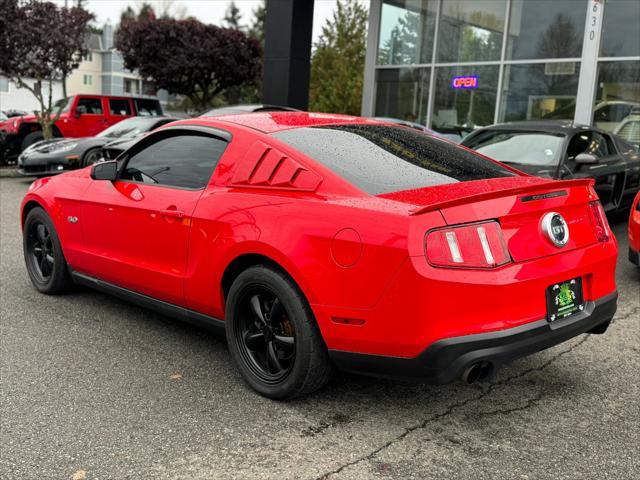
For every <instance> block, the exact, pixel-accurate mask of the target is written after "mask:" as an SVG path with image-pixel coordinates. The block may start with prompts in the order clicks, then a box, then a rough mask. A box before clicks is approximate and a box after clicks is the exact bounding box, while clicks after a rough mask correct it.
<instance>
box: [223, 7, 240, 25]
mask: <svg viewBox="0 0 640 480" xmlns="http://www.w3.org/2000/svg"><path fill="white" fill-rule="evenodd" d="M241 19H242V14H241V13H240V9H239V8H238V6H237V5H236V2H234V1H233V0H231V3H230V4H229V6H228V7H227V11H226V13H225V14H224V18H223V19H222V21H223V22H224V23H225V25H226V26H227V27H229V28H235V29H237V30H241V29H242V28H241V27H240V20H241Z"/></svg>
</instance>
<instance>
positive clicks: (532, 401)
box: [316, 308, 638, 480]
mask: <svg viewBox="0 0 640 480" xmlns="http://www.w3.org/2000/svg"><path fill="white" fill-rule="evenodd" d="M637 310H638V308H634V309H633V310H632V311H631V312H629V313H628V314H625V315H624V316H621V317H618V318H617V319H616V320H624V319H625V318H628V317H630V316H631V315H633V313H634V312H635V311H637ZM612 323H613V321H612ZM589 338H591V335H585V336H584V337H583V338H581V339H580V340H579V341H578V342H576V343H574V344H573V345H572V346H571V347H570V348H568V349H566V350H563V351H561V352H559V353H557V354H555V355H554V356H552V357H551V358H550V359H549V360H547V361H546V362H544V363H543V364H542V365H539V366H537V367H531V368H528V369H526V370H522V371H521V372H519V373H517V374H515V375H511V376H509V377H507V378H505V379H503V380H500V381H498V382H495V383H490V384H489V385H488V386H487V387H486V388H484V389H483V391H482V392H481V393H480V394H479V395H477V396H475V397H471V398H468V399H466V400H463V401H461V402H456V403H453V404H451V405H449V407H447V409H446V410H445V411H444V412H441V413H437V414H435V415H432V416H430V417H428V418H426V419H425V420H423V421H422V422H420V423H418V424H415V425H412V426H410V427H407V428H405V430H404V431H403V432H402V433H401V434H400V435H398V436H396V437H395V438H393V439H391V440H389V441H388V442H386V443H384V444H382V445H381V446H379V447H378V448H376V449H375V450H372V451H371V452H369V453H368V454H366V455H363V456H361V457H359V458H357V459H355V460H352V461H350V462H347V463H344V464H342V465H341V466H339V467H338V468H336V469H335V470H332V471H330V472H327V473H325V474H322V475H320V476H319V477H316V480H327V479H328V478H330V477H332V476H333V475H337V474H339V473H341V472H342V471H343V470H345V469H347V468H349V467H352V466H354V465H357V464H359V463H362V462H364V461H367V460H373V459H374V458H375V457H376V456H377V455H378V454H379V453H380V452H382V451H384V450H386V449H387V448H389V447H391V446H392V445H394V444H396V443H398V442H401V441H402V440H404V439H405V438H406V437H407V436H409V435H410V434H411V433H413V432H415V431H417V430H421V429H424V428H426V427H427V426H428V425H429V424H430V423H432V422H435V421H437V420H440V419H441V418H444V417H447V416H449V415H451V414H453V413H454V412H455V411H456V410H459V409H461V408H463V407H465V406H467V405H468V404H470V403H474V402H478V401H480V400H482V399H484V398H485V397H487V396H488V395H489V394H491V392H492V391H493V390H494V389H495V388H497V387H499V386H502V385H505V384H507V383H509V382H511V381H513V380H517V379H519V378H522V377H524V376H526V375H529V374H530V373H533V372H539V371H542V370H544V369H546V368H547V367H549V366H550V365H551V364H553V363H554V362H555V361H556V360H558V359H559V358H561V357H563V356H565V355H567V354H569V353H571V352H573V351H574V350H575V349H577V348H578V347H580V346H581V345H582V344H583V343H585V342H587V341H588V340H589ZM542 395H543V394H542V392H541V393H539V394H538V395H536V396H535V397H534V398H531V399H529V400H527V403H526V404H525V405H522V406H518V407H511V408H507V409H502V410H495V411H491V412H486V413H483V414H480V416H490V415H498V414H505V413H512V412H517V411H522V410H526V409H528V408H531V407H532V406H534V405H535V404H536V403H537V402H539V401H540V400H542Z"/></svg>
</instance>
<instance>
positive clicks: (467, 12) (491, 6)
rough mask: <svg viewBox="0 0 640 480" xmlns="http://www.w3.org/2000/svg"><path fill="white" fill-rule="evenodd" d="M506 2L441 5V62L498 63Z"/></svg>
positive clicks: (452, 0)
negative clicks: (490, 61) (494, 61)
mask: <svg viewBox="0 0 640 480" xmlns="http://www.w3.org/2000/svg"><path fill="white" fill-rule="evenodd" d="M506 4H507V2H506V0H446V1H444V2H443V3H442V16H441V19H440V40H439V43H438V60H439V61H440V62H472V61H482V60H499V59H500V54H501V52H502V34H503V32H504V20H505V11H506Z"/></svg>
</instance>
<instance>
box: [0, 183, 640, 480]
mask: <svg viewBox="0 0 640 480" xmlns="http://www.w3.org/2000/svg"><path fill="white" fill-rule="evenodd" d="M28 185H29V181H28V180H25V179H7V178H4V179H0V204H1V211H0V228H1V232H0V256H1V276H0V278H1V285H0V292H1V293H0V296H1V302H0V309H1V338H0V342H1V344H0V346H1V350H0V354H1V362H0V388H1V411H0V414H1V419H0V422H1V423H0V425H1V447H0V448H1V451H0V478H3V479H76V480H82V479H182V478H184V479H187V478H188V479H212V478H242V479H245V478H278V479H279V480H282V479H316V478H331V479H351V478H372V477H375V478H403V479H404V478H421V479H422V478H429V479H449V478H456V479H467V478H473V479H474V480H479V479H494V478H495V479H585V478H597V479H602V478H614V479H616V480H623V479H630V478H638V472H640V403H639V399H640V373H639V372H640V272H639V271H638V269H636V268H635V267H634V266H633V265H631V264H630V263H629V262H628V261H627V259H626V256H627V240H626V219H624V218H623V219H620V220H617V221H614V222H612V226H613V230H614V232H615V234H616V236H617V238H618V241H619V247H620V255H619V262H618V273H617V277H618V288H619V293H620V299H619V306H618V313H617V314H616V317H615V322H614V324H613V325H612V326H611V328H610V329H609V331H608V332H607V334H606V335H604V336H602V335H600V336H598V335H592V336H588V335H583V336H581V337H578V338H576V339H573V340H571V341H569V342H567V343H565V344H562V345H560V346H557V347H555V348H552V349H550V350H547V351H544V352H541V353H538V354H536V355H534V356H532V357H529V358H526V359H522V360H520V361H517V362H516V363H514V364H512V365H511V366H509V367H507V368H504V369H503V370H501V371H499V372H498V374H497V376H496V378H494V379H493V381H492V383H490V384H480V385H473V386H464V385H462V384H460V383H457V384H452V385H448V386H443V387H434V386H427V385H410V384H403V383H396V382H391V381H383V380H375V379H370V378H364V377H358V376H352V375H346V374H339V375H337V376H336V378H335V379H334V380H333V381H332V382H331V383H330V384H329V386H328V387H327V388H325V389H323V390H322V391H320V392H318V393H316V394H314V395H312V396H310V397H308V398H305V399H301V400H297V401H293V402H289V403H278V402H274V401H270V400H266V399H264V398H262V397H259V396H258V395H256V394H254V393H253V392H252V391H250V390H249V389H248V388H247V387H245V385H244V384H243V383H242V381H241V379H240V377H239V376H238V374H237V373H236V372H235V370H234V368H233V365H232V364H231V361H230V356H229V354H228V352H227V348H226V346H225V342H224V339H223V338H222V337H219V336H216V335H215V334H212V333H208V332H205V331H202V330H199V329H197V328H194V327H191V326H189V325H185V324H181V323H179V322H176V321H174V320H171V319H168V318H166V317H163V316H160V315H157V314H155V313H151V312H149V311H146V310H144V309H142V308H138V307H136V306H132V305H130V304H127V303H124V302H122V301H119V300H117V299H114V298H111V297H108V296H106V295H103V294H100V293H96V292H93V291H90V290H83V289H79V290H78V291H77V292H76V293H73V294H70V295H66V296H62V297H47V296H43V295H40V294H38V293H37V292H36V291H35V290H34V289H33V288H32V286H31V284H30V283H29V280H28V277H27V273H26V270H25V268H24V266H23V259H22V243H21V233H20V228H19V212H18V206H19V202H20V199H21V198H22V196H23V194H24V193H25V191H26V189H27V186H28Z"/></svg>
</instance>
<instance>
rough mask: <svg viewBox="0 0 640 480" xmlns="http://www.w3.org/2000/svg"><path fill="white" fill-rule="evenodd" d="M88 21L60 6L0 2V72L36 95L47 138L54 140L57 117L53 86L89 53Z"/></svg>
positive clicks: (86, 14) (33, 1) (87, 15)
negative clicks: (32, 83) (28, 79)
mask: <svg viewBox="0 0 640 480" xmlns="http://www.w3.org/2000/svg"><path fill="white" fill-rule="evenodd" d="M92 18H93V15H91V14H90V13H89V12H87V11H86V10H83V9H82V8H78V7H71V8H58V7H57V6H56V5H55V4H54V3H51V2H39V1H36V0H29V1H27V2H24V3H19V2H18V0H2V2H0V72H2V74H3V75H4V76H6V77H7V78H9V79H10V80H11V81H13V82H15V84H16V85H17V86H18V87H20V88H25V89H27V90H29V91H30V92H31V93H32V94H33V95H34V96H35V97H36V99H37V100H38V103H39V104H40V111H39V112H37V113H36V116H37V119H38V122H39V123H40V126H41V127H42V133H43V135H44V138H45V139H49V138H51V137H52V135H53V124H54V123H55V122H56V121H57V120H58V119H59V118H60V113H61V109H58V110H57V111H56V112H54V111H53V110H54V106H53V98H52V95H53V84H54V83H55V81H56V80H58V79H60V78H64V76H65V75H68V74H69V73H70V72H71V71H72V70H74V69H75V68H77V67H78V65H79V63H80V62H81V61H82V56H83V55H85V54H86V53H87V49H86V46H85V45H86V43H85V42H86V34H87V31H88V26H89V22H90V21H91V19H92ZM27 78H33V79H35V84H34V85H30V84H28V83H27V82H26V79H27ZM45 93H47V95H45Z"/></svg>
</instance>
